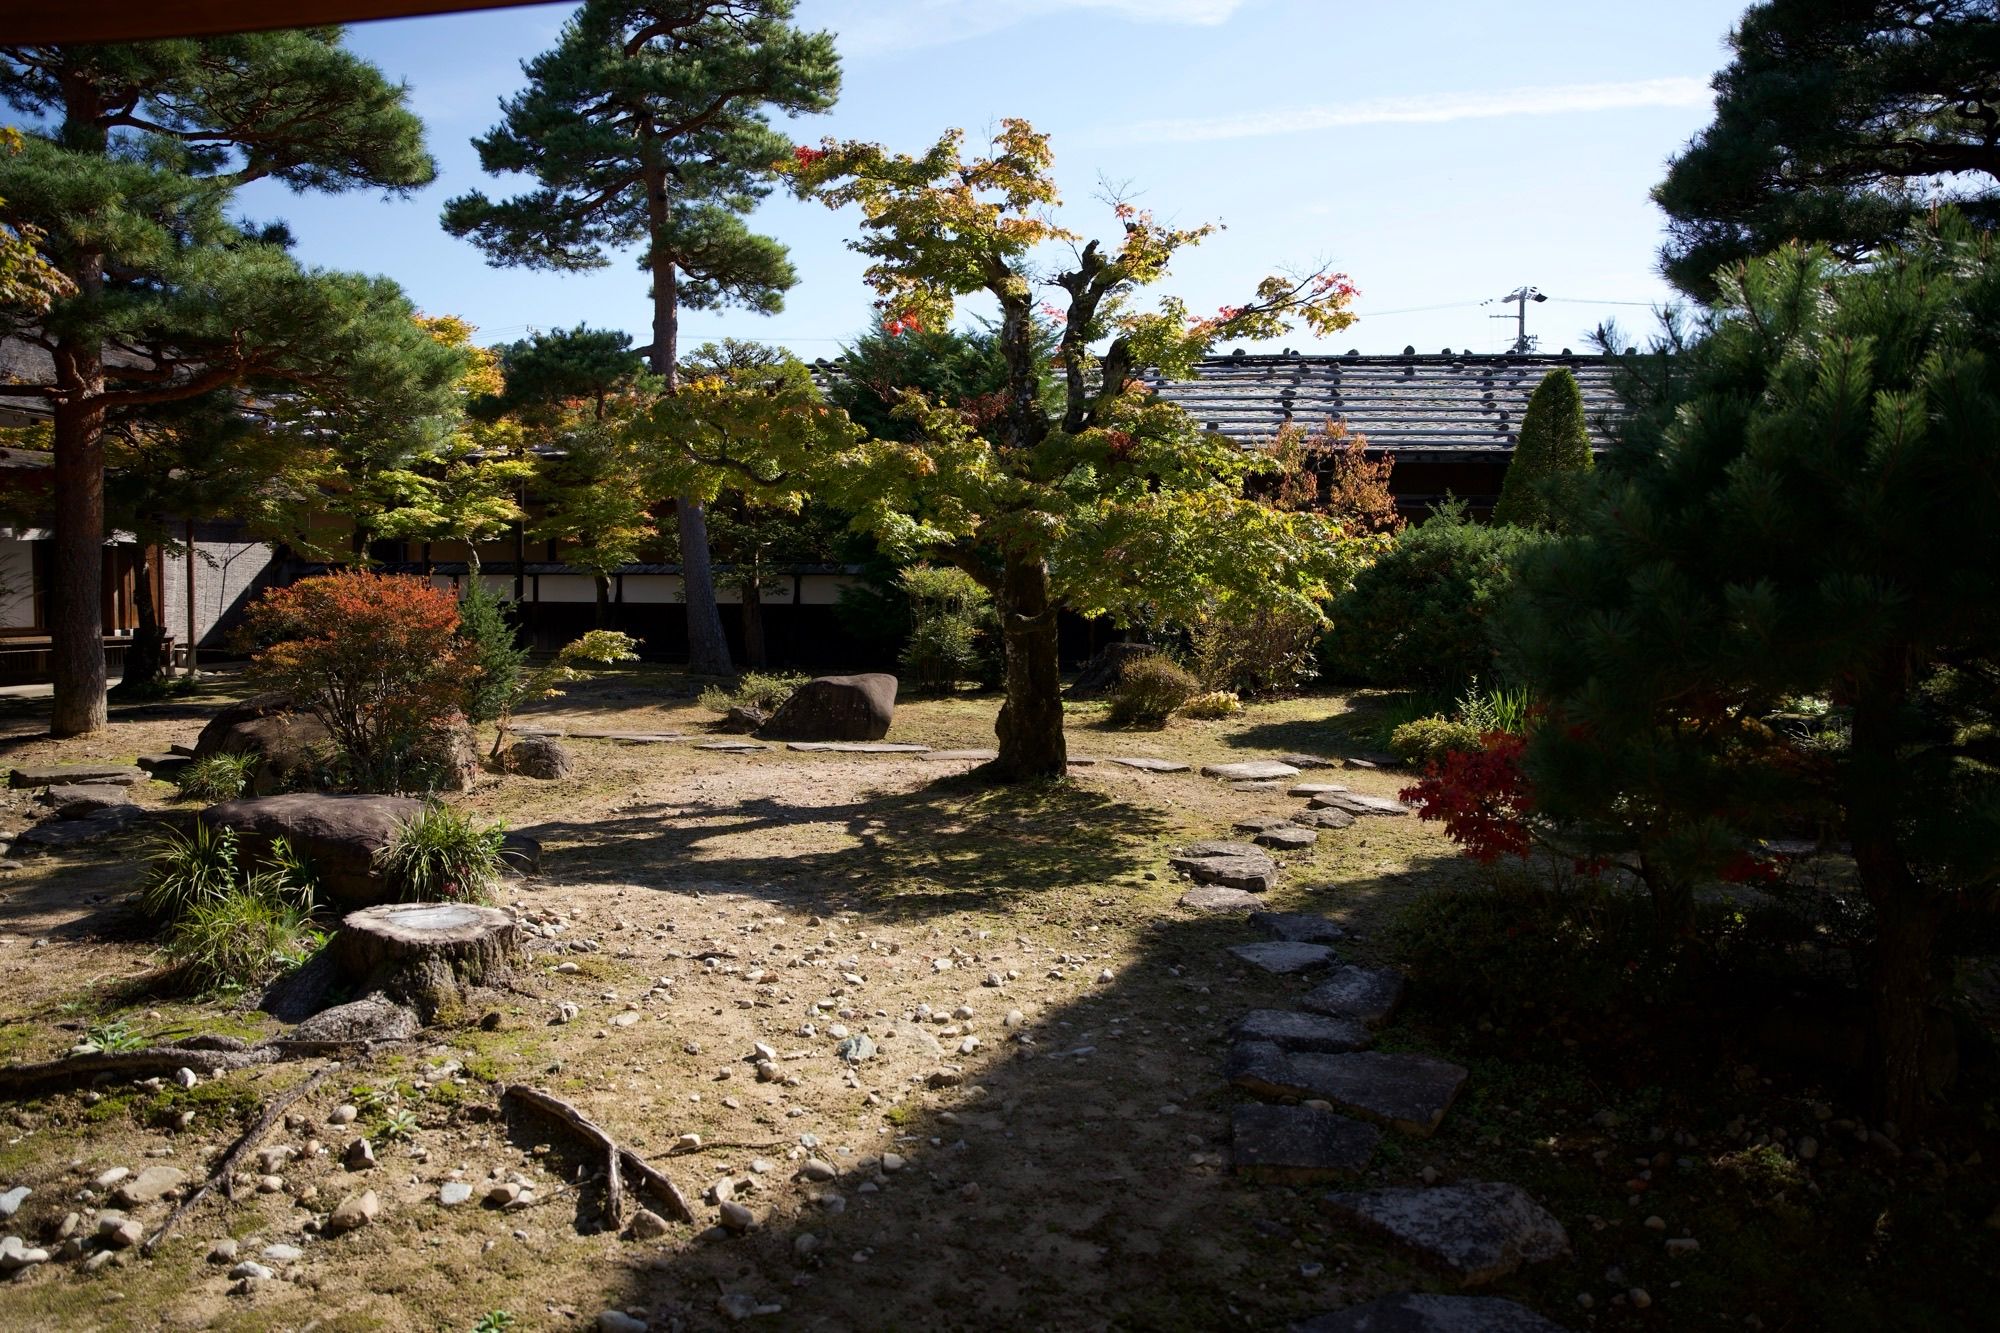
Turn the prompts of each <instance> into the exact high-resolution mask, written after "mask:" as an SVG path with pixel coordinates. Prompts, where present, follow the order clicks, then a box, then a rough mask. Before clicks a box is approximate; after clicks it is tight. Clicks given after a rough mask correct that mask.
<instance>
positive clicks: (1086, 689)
mask: <svg viewBox="0 0 2000 1333" xmlns="http://www.w3.org/2000/svg"><path fill="white" fill-rule="evenodd" d="M1159 651H1160V648H1159V645H1158V644H1152V643H1107V644H1105V645H1104V646H1103V647H1102V648H1100V649H1098V650H1097V655H1096V656H1095V657H1093V658H1091V659H1090V660H1089V661H1088V662H1085V663H1084V664H1083V670H1081V671H1079V672H1077V674H1076V679H1075V680H1073V681H1071V682H1070V687H1069V697H1070V698H1072V699H1096V698H1100V697H1102V696H1104V695H1106V694H1109V693H1111V691H1112V690H1113V689H1115V688H1117V685H1118V682H1119V680H1120V679H1121V678H1123V676H1124V675H1125V668H1126V667H1128V666H1130V665H1131V664H1132V663H1134V662H1136V661H1138V660H1139V659H1140V658H1142V657H1153V656H1156V655H1157V654H1158V653H1159Z"/></svg>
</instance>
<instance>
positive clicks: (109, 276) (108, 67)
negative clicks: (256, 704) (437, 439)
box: [0, 29, 455, 736]
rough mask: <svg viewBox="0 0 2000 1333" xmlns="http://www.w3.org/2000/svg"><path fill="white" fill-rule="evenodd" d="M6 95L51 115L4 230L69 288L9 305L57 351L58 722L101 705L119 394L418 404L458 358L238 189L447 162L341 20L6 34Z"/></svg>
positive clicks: (130, 402) (411, 177)
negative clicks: (262, 215)
mask: <svg viewBox="0 0 2000 1333" xmlns="http://www.w3.org/2000/svg"><path fill="white" fill-rule="evenodd" d="M0 96H4V97H5V98H6V100H7V102H8V103H9V104H10V105H11V106H13V107H14V108H15V109H16V110H17V111H19V112H21V113H22V114H23V115H24V116H26V117H28V118H29V119H30V120H31V121H32V122H33V123H34V124H35V125H36V126H37V127H38V128H37V129H36V130H35V131H34V132H32V133H30V134H29V135H27V137H26V143H25V146H24V148H23V151H21V152H20V153H18V154H11V155H5V156H0V199H4V200H5V201H6V202H5V203H4V204H0V229H5V230H8V231H11V232H12V233H13V235H14V236H15V237H16V238H17V239H25V240H29V241H30V242H31V243H32V244H33V245H34V246H35V248H36V250H37V251H38V253H39V254H40V256H41V257H42V259H43V260H44V261H45V262H46V264H47V266H48V267H50V268H52V269H53V270H54V271H55V272H57V273H59V274H60V275H61V277H62V279H63V283H64V290H63V291H62V293H61V294H58V295H55V296H54V299H53V300H52V302H51V304H50V305H49V308H48V310H47V312H46V313H45V314H44V313H41V312H38V311H36V310H35V309H34V308H33V306H32V304H30V305H27V306H21V305H15V306H13V307H10V308H8V309H6V310H4V311H0V325H4V326H3V327H0V333H5V334H7V335H9V336H12V337H16V338H20V339H22V340H24V341H26V342H28V343H30V344H32V345H34V346H36V347H39V348H41V349H42V350H43V351H44V352H46V353H47V354H48V355H49V357H50V358H51V360H52V362H53V371H52V374H51V376H50V378H49V380H48V382H47V383H43V384H35V385H25V386H14V387H11V388H10V390H9V392H12V393H16V394H31V395H34V396H37V397H40V398H42V399H43V400H45V401H46V402H47V403H48V404H49V405H50V409H51V412H52V414H53V420H54V436H53V442H54V452H55V466H54V469H53V470H54V473H55V476H54V484H55V496H54V528H55V551H54V557H55V558H54V564H53V569H52V570H51V577H50V581H49V593H50V617H49V623H50V633H51V638H52V639H53V650H52V653H51V658H52V662H53V667H54V674H55V700H54V706H53V713H52V718H51V730H52V732H53V733H54V734H56V735H59V736H67V735H76V734H79V733H83V732H89V731H94V730H96V729H98V728H99V727H101V726H103V725H104V718H105V712H104V680H105V676H104V649H103V644H102V639H101V633H102V629H101V626H100V624H99V620H98V615H99V600H98V599H99V595H100V583H101V578H102V567H103V540H104V531H105V524H104V461H105V439H104V432H105V426H106V423H107V421H108V420H109V419H110V418H111V416H112V415H113V414H114V413H119V412H124V411H127V410H130V409H134V408H140V407H147V406H153V405H157V404H161V403H168V402H175V401H180V400H185V399H191V398H199V397H201V396H203V395H206V394H208V393H210V392H211V391H213V390H215V389H218V388H223V387H226V386H230V385H240V384H246V383H251V382H255V381H260V380H261V381H262V389H263V391H266V392H276V391H278V390H279V389H280V388H281V387H287V386H289V387H293V388H297V387H302V386H312V387H314V388H315V389H316V390H317V391H320V392H323V393H328V394H335V393H339V394H345V393H349V392H359V393H364V394H369V395H372V396H374V397H375V398H376V399H378V400H382V401H387V400H389V399H391V398H398V399H400V400H402V406H403V409H417V408H420V407H421V405H422V404H423V403H424V402H425V401H427V400H429V399H430V398H432V397H433V396H434V395H435V394H436V393H438V392H440V391H441V390H442V389H443V388H444V385H443V384H441V383H440V380H441V379H442V380H447V381H448V379H449V378H450V375H451V374H452V373H453V366H454V365H455V361H454V359H453V358H450V357H449V356H448V355H442V354H440V355H435V356H434V355H432V354H431V344H430V340H429V339H428V338H426V337H424V335H423V334H422V332H421V331H420V330H418V329H417V328H416V327H415V325H413V324H412V323H411V322H410V316H411V314H412V313H413V312H412V311H411V310H410V307H409V304H408V302H407V301H405V300H404V299H403V296H402V293H401V292H400V291H398V290H397V289H396V288H395V286H394V285H393V284H391V283H388V282H386V281H381V280H371V279H367V278H361V277H356V276H351V275H344V274H334V273H322V272H316V271H308V270H305V269H302V268H301V267H300V266H299V265H298V264H297V263H296V262H294V261H293V260H292V258H291V257H290V256H289V255H288V254H286V253H285V251H284V248H283V246H282V244H281V243H280V242H281V239H282V238H281V236H279V235H277V234H273V233H262V234H252V233H249V232H246V231H245V230H244V229H242V228H240V227H238V226H236V225H234V224H232V223H231V222H230V221H229V220H228V218H227V216H226V209H227V206H228V204H229V201H230V196H231V191H232V190H233V189H234V188H235V187H237V186H239V185H242V184H244V183H246V182H249V181H253V180H260V179H272V180H278V181H282V182H284V183H285V184H287V185H289V186H291V187H292V188H294V189H299V190H308V189H313V190H342V189H350V188H359V187H367V188H377V189H386V190H404V189H409V188H412V187H415V186H418V185H422V184H424V183H426V182H428V181H429V180H430V179H431V177H432V175H433V167H432V164H431V160H430V158H429V157H428V156H427V155H426V154H425V152H424V149H423V136H422V126H421V125H420V124H419V122H418V121H417V119H416V117H415V116H413V115H412V114H411V113H410V112H409V110H408V109H407V108H406V107H405V106H404V90H403V89H401V88H399V87H397V86H395V85H393V84H391V83H389V82H388V81H387V80H385V79H384V78H383V77H382V75H381V73H380V72H379V71H378V70H376V69H375V68H374V67H373V66H371V65H369V64H368V63H367V62H365V61H363V60H360V59H358V58H356V57H355V56H353V55H352V54H350V53H349V52H347V51H346V50H344V49H342V47H341V45H340V34H339V32H338V31H337V30H333V29H309V30H303V31H294V32H272V33H253V34H245V35H240V36H230V37H216V38H205V39H201V40H189V41H163V42H143V43H137V44H133V45H129V46H109V45H106V46H18V45H17V46H5V47H0Z"/></svg>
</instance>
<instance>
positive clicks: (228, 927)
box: [164, 874, 324, 991]
mask: <svg viewBox="0 0 2000 1333" xmlns="http://www.w3.org/2000/svg"><path fill="white" fill-rule="evenodd" d="M281 887H282V885H281V882H280V881H279V877H278V876H276V875H275V874H272V875H258V876H253V877H252V878H251V880H250V882H248V883H247V884H245V885H244V886H243V887H241V888H234V889H231V890H230V891H229V892H227V893H225V894H223V895H222V896H221V897H218V898H212V899H208V900H205V901H203V902H200V903H196V904H195V905H193V906H192V907H190V908H189V910H188V911H187V913H186V914H185V915H184V916H182V917H181V918H180V919H179V920H178V921H176V922H175V923H174V926H173V929H172V930H171V931H169V932H168V934H167V938H166V941H165V944H164V951H165V953H166V956H167V961H168V963H169V964H171V965H172V966H173V968H174V969H175V970H176V971H177V972H178V973H179V974H180V976H181V978H182V980H183V981H184V982H185V984H186V985H187V986H188V987H189V988H190V989H192V990H196V991H208V990H215V989H217V988H218V987H223V986H253V985H256V984H257V983H259V982H262V981H267V980H269V979H270V978H271V977H273V976H276V975H277V974H278V973H280V972H283V971H286V970H288V969H290V968H294V967H297V966H298V965H299V964H301V963H303V962H304V961H305V960H306V959H307V958H309V957H311V956H312V954H313V953H314V952H315V951H316V950H317V949H318V948H319V947H320V945H321V944H322V943H324V937H323V936H322V935H321V934H320V933H319V932H318V931H316V930H314V929H313V928H312V926H311V925H310V924H309V920H308V917H309V914H310V911H311V909H310V907H309V906H303V907H302V906H300V905H299V904H297V903H292V902H286V901H283V899H282V897H281V896H280V895H279V893H278V892H277V891H276V890H278V889H279V888H281Z"/></svg>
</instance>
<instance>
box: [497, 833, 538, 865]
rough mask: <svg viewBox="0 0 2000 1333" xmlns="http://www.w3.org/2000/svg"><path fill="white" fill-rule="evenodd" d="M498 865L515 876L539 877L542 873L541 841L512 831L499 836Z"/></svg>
mask: <svg viewBox="0 0 2000 1333" xmlns="http://www.w3.org/2000/svg"><path fill="white" fill-rule="evenodd" d="M500 864H501V865H502V866H503V867H504V868H505V869H506V870H508V871H510V872H512V873H513V874H516V875H539V874H540V873H541V871H542V840H541V839H540V838H537V837H533V836H531V835H529V834H526V833H518V832H514V831H512V830H510V831H508V832H507V833H506V834H504V835H502V836H501V839H500Z"/></svg>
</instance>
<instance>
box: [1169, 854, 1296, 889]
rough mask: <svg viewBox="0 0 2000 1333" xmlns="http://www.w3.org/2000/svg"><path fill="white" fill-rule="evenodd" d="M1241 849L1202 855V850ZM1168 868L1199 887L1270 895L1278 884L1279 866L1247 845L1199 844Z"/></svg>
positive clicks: (1173, 857)
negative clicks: (1211, 886)
mask: <svg viewBox="0 0 2000 1333" xmlns="http://www.w3.org/2000/svg"><path fill="white" fill-rule="evenodd" d="M1231 846H1233V847H1239V848H1241V849H1242V850H1241V851H1240V852H1207V853H1203V852H1201V851H1198V850H1197V849H1198V848H1201V847H1231ZM1167 864H1168V865H1170V866H1172V867H1173V868H1174V869H1176V870H1178V871H1181V872H1182V873H1184V874H1186V875H1188V876H1190V877H1192V878H1193V880H1194V882H1195V883H1197V884H1219V885H1221V886H1222V887H1223V888H1225V889H1242V890H1243V891H1244V892H1246V893H1268V892H1270V891H1271V889H1272V888H1274V887H1276V885H1277V883H1278V863H1277V862H1276V861H1273V860H1272V859H1271V854H1270V853H1269V852H1266V851H1264V850H1263V849H1262V848H1258V847H1252V846H1250V845H1249V844H1247V843H1205V844H1204V843H1197V844H1195V847H1192V848H1189V849H1188V850H1187V851H1184V852H1182V853H1180V854H1178V855H1176V856H1171V857H1168V858H1167Z"/></svg>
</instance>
